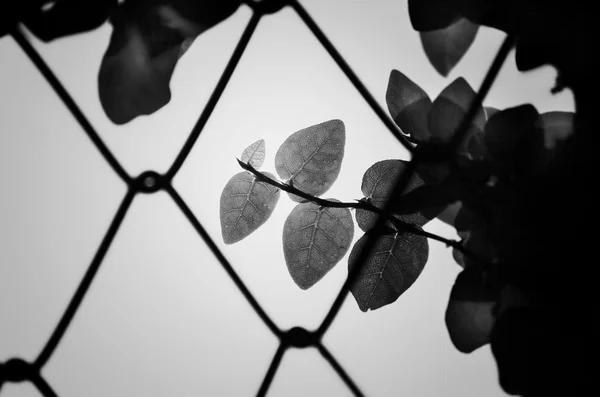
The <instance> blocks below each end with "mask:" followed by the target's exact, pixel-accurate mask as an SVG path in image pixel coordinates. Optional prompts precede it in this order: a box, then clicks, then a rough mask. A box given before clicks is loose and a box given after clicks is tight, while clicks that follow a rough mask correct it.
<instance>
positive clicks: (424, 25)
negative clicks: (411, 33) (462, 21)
mask: <svg viewBox="0 0 600 397" xmlns="http://www.w3.org/2000/svg"><path fill="white" fill-rule="evenodd" d="M408 15H409V16H410V22H411V25H412V27H413V29H414V30H417V31H419V32H422V31H431V30H437V29H443V28H445V27H447V26H450V25H451V24H452V23H453V22H454V21H456V19H457V18H458V15H457V13H456V6H454V4H451V3H450V2H448V1H447V0H408Z"/></svg>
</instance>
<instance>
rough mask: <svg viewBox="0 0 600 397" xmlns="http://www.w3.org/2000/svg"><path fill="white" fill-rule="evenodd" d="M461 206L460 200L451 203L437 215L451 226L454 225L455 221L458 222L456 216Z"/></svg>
mask: <svg viewBox="0 0 600 397" xmlns="http://www.w3.org/2000/svg"><path fill="white" fill-rule="evenodd" d="M461 208H462V203H461V202H460V201H457V202H455V203H452V204H449V205H448V206H447V207H446V208H444V210H443V211H442V212H440V213H439V214H438V215H437V218H438V219H439V220H441V221H442V222H444V223H446V224H448V225H450V226H454V223H455V222H456V216H457V215H458V212H459V211H460V209H461Z"/></svg>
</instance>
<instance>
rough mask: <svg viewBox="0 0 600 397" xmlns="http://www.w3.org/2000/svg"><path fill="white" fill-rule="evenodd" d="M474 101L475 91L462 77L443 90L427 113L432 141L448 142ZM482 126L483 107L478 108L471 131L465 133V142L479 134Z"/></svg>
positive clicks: (483, 119) (483, 120) (483, 124)
mask: <svg viewBox="0 0 600 397" xmlns="http://www.w3.org/2000/svg"><path fill="white" fill-rule="evenodd" d="M474 100H475V91H473V88H471V86H470V85H469V83H468V82H467V81H466V80H465V79H464V78H462V77H459V78H457V79H456V80H454V81H453V82H452V83H450V84H449V85H448V86H447V87H446V88H444V89H443V90H442V92H441V93H440V94H439V95H438V97H437V98H436V99H435V101H433V104H432V105H431V111H430V112H429V118H428V125H429V132H430V133H431V137H432V141H433V140H435V141H437V142H441V143H447V142H450V141H451V140H452V139H453V138H454V136H455V133H456V132H457V131H456V130H457V129H458V127H459V126H460V124H461V123H462V120H463V118H464V117H465V115H466V114H467V112H468V111H469V108H470V107H471V104H472V103H473V101H474ZM484 126H485V112H484V111H483V107H481V106H480V107H479V109H478V111H477V114H476V117H475V119H474V120H473V123H472V124H471V129H470V130H469V132H468V133H467V136H466V138H465V142H468V139H469V137H470V136H472V135H474V134H481V131H483V128H484ZM465 145H466V143H465ZM465 145H463V148H462V149H461V150H462V151H465V150H466V149H465V148H464V146H465Z"/></svg>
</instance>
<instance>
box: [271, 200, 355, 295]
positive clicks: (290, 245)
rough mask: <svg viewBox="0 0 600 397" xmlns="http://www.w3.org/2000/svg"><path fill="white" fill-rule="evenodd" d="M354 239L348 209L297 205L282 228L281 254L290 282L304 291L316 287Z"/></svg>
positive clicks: (309, 203)
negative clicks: (292, 281) (283, 257)
mask: <svg viewBox="0 0 600 397" xmlns="http://www.w3.org/2000/svg"><path fill="white" fill-rule="evenodd" d="M331 201H337V200H331ZM353 237H354V222H353V221H352V215H351V214H350V210H349V209H348V208H330V207H320V206H319V205H317V204H315V203H312V202H308V203H300V204H298V205H297V206H296V207H295V208H294V209H293V210H292V212H291V213H290V215H289V216H288V217H287V219H286V221H285V224H284V226H283V254H284V256H285V263H286V265H287V268H288V271H289V273H290V276H292V280H294V282H295V283H296V285H297V286H298V287H300V288H301V289H303V290H306V289H308V288H310V287H312V286H313V285H315V284H316V283H317V282H318V281H319V280H321V279H322V278H323V277H324V276H325V274H327V272H329V271H330V270H331V269H333V267H334V266H335V265H336V264H337V263H338V262H339V261H340V260H341V259H342V258H343V257H344V255H346V252H347V251H348V248H350V244H351V243H352V239H353Z"/></svg>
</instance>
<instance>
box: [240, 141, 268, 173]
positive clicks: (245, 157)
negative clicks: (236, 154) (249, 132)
mask: <svg viewBox="0 0 600 397" xmlns="http://www.w3.org/2000/svg"><path fill="white" fill-rule="evenodd" d="M241 160H242V162H243V163H246V164H250V165H251V166H252V167H254V168H256V169H259V168H260V166H261V165H262V164H263V163H264V161H265V140H264V139H260V140H258V141H256V142H254V143H253V144H252V145H250V146H248V147H247V148H246V149H244V152H243V153H242V159H241Z"/></svg>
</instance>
